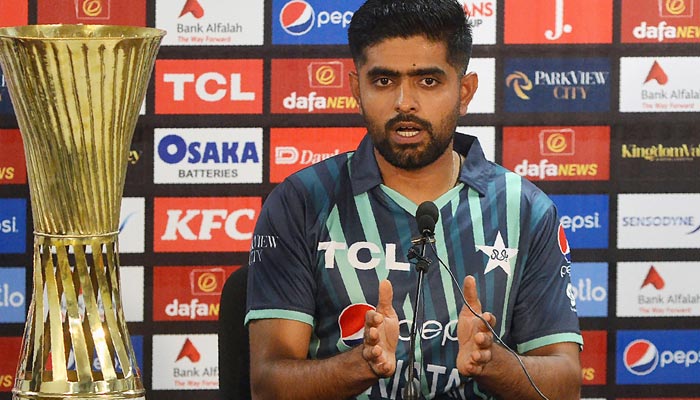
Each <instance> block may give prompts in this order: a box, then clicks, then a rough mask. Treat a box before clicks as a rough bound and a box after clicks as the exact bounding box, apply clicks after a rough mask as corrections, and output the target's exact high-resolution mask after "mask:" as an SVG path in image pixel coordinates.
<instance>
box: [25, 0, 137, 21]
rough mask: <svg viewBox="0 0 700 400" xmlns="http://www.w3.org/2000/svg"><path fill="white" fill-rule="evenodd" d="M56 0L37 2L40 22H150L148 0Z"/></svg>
mask: <svg viewBox="0 0 700 400" xmlns="http://www.w3.org/2000/svg"><path fill="white" fill-rule="evenodd" d="M114 1H115V0H54V1H38V2H37V22H38V23H40V24H56V23H63V24H101V25H130V26H146V1H145V0H121V1H118V2H115V3H114V4H112V3H113V2H114Z"/></svg>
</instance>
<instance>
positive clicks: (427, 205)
mask: <svg viewBox="0 0 700 400" xmlns="http://www.w3.org/2000/svg"><path fill="white" fill-rule="evenodd" d="M439 216H440V212H439V211H438V208H437V206H436V205H435V203H433V202H432V201H424V202H422V203H421V204H420V205H419V206H418V209H417V210H416V222H417V223H418V231H420V233H421V234H422V235H432V234H433V232H434V231H435V224H436V223H437V220H438V218H439Z"/></svg>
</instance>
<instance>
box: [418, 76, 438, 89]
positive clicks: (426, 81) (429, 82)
mask: <svg viewBox="0 0 700 400" xmlns="http://www.w3.org/2000/svg"><path fill="white" fill-rule="evenodd" d="M421 83H422V84H423V86H426V87H435V86H437V85H439V84H440V81H439V80H437V79H436V78H433V77H431V76H428V77H425V78H423V79H422V80H421Z"/></svg>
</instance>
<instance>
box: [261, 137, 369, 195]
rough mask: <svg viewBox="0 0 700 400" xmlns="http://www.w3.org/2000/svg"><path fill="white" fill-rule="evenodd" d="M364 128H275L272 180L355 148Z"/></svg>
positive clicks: (271, 163)
mask: <svg viewBox="0 0 700 400" xmlns="http://www.w3.org/2000/svg"><path fill="white" fill-rule="evenodd" d="M365 132H366V130H365V129H364V128H271V129H270V160H271V161H270V182H272V183H278V182H282V181H283V180H284V178H286V177H287V176H289V175H291V174H293V173H294V172H296V171H299V170H300V169H302V168H304V167H308V166H309V165H312V164H315V163H317V162H319V161H322V160H325V159H327V158H329V157H333V156H335V155H337V154H340V153H344V152H347V151H352V150H355V149H356V148H357V146H358V144H359V143H360V141H361V140H362V137H363V136H364V134H365Z"/></svg>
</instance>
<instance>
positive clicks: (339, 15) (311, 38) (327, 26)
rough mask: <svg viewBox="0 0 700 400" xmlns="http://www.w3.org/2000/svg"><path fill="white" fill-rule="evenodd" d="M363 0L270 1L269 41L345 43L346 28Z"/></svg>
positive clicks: (300, 43) (277, 42)
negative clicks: (270, 30)
mask: <svg viewBox="0 0 700 400" xmlns="http://www.w3.org/2000/svg"><path fill="white" fill-rule="evenodd" d="M363 2H364V1H363V0H332V1H328V0H308V1H306V0H274V1H273V2H272V23H271V25H272V44H299V45H309V44H347V42H348V40H347V28H348V25H350V20H351V19H352V16H353V14H354V11H355V10H357V9H358V8H360V6H361V5H362V3H363Z"/></svg>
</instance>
